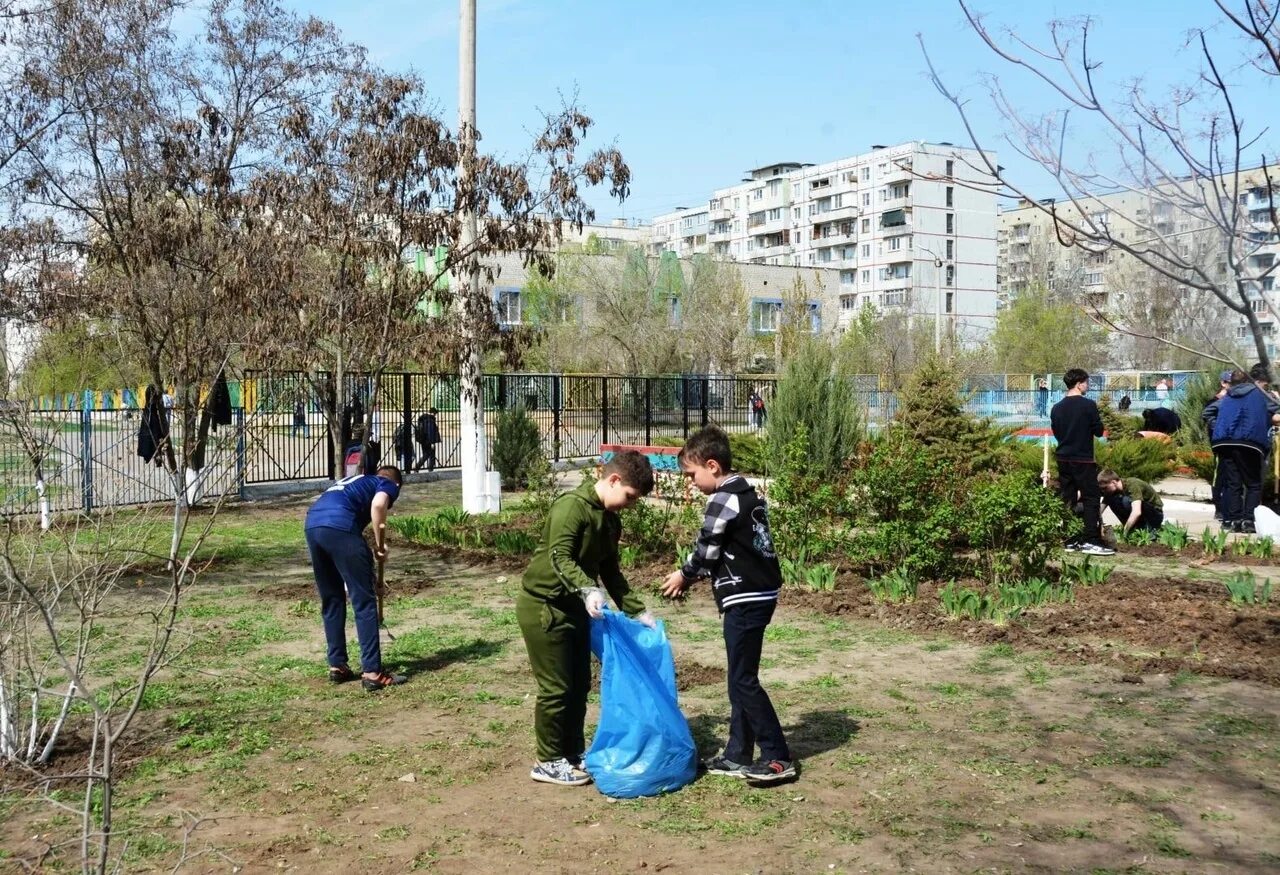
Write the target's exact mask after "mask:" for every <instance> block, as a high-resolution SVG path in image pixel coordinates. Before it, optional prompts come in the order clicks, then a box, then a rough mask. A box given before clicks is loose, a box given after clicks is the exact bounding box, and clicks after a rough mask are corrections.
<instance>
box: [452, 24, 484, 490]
mask: <svg viewBox="0 0 1280 875" xmlns="http://www.w3.org/2000/svg"><path fill="white" fill-rule="evenodd" d="M458 142H459V149H458V191H459V192H461V193H462V194H463V195H464V196H465V197H470V196H471V187H472V176H473V173H474V170H475V156H476V0H460V4H459V14H458ZM461 218H462V231H461V235H460V237H459V239H458V247H459V249H460V250H461V251H462V252H464V253H469V250H470V249H471V248H472V247H473V246H474V245H475V241H476V215H475V212H474V211H473V210H472V208H471V205H469V204H468V205H464V207H463V211H462V216H461ZM454 279H455V280H456V281H457V283H458V305H459V310H460V312H459V316H460V318H461V332H462V353H461V355H460V356H459V359H458V382H459V398H458V414H459V418H460V420H461V422H460V431H461V447H460V449H461V455H462V460H461V461H462V508H463V510H465V511H467V512H468V513H484V512H486V511H488V510H489V509H490V508H489V504H490V502H489V501H487V500H486V499H487V496H486V494H485V493H486V489H485V465H486V461H487V459H488V455H489V454H488V436H487V435H486V434H485V430H484V385H483V380H482V377H481V374H480V366H481V361H480V358H481V356H480V352H481V351H480V338H481V333H482V327H481V325H480V323H481V320H483V319H484V316H485V314H484V313H483V312H482V311H481V309H480V308H481V307H482V306H483V304H482V302H481V300H480V290H479V288H478V286H479V283H480V271H479V266H478V264H477V263H476V257H475V255H473V254H467V255H465V256H463V258H462V259H461V261H460V262H459V263H458V267H457V269H456V270H455V271H454Z"/></svg>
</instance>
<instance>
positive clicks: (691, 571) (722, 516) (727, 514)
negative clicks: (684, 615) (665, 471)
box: [681, 474, 782, 613]
mask: <svg viewBox="0 0 1280 875" xmlns="http://www.w3.org/2000/svg"><path fill="white" fill-rule="evenodd" d="M681 573H683V574H684V577H685V580H689V581H693V580H695V579H697V578H699V577H706V576H709V577H710V578H711V591H712V594H713V595H714V596H715V599H716V607H718V608H719V609H720V613H724V612H725V611H726V610H728V609H729V608H731V607H733V606H734V605H740V604H745V603H748V602H770V601H777V600H778V590H780V589H781V588H782V571H781V570H780V569H779V567H778V555H777V553H775V552H774V547H773V536H772V534H770V532H769V512H768V508H767V506H766V504H765V500H764V499H763V498H761V497H760V495H759V494H758V493H757V492H756V490H755V487H754V486H752V485H751V484H750V483H748V482H747V480H746V478H744V477H743V476H742V475H740V474H732V475H730V476H729V477H728V478H726V479H725V480H724V481H723V482H722V483H721V484H720V486H719V488H718V489H717V490H716V492H715V494H714V495H712V496H711V499H710V500H709V501H708V502H707V511H706V515H705V516H704V517H703V520H702V531H700V532H699V533H698V543H697V546H696V547H694V550H693V552H692V553H691V554H689V559H688V561H686V562H685V563H684V567H683V568H682V569H681Z"/></svg>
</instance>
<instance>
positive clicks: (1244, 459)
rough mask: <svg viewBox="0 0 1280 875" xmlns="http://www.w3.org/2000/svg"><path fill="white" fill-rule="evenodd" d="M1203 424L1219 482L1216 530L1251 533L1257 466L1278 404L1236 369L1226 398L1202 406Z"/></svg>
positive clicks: (1257, 498) (1278, 415) (1257, 497)
mask: <svg viewBox="0 0 1280 875" xmlns="http://www.w3.org/2000/svg"><path fill="white" fill-rule="evenodd" d="M1204 421H1205V423H1206V424H1207V425H1208V428H1209V444H1210V446H1212V447H1213V454H1214V456H1215V457H1216V458H1217V462H1218V478H1219V479H1220V481H1221V483H1222V496H1221V497H1222V503H1223V507H1222V528H1223V529H1224V530H1227V531H1234V532H1253V530H1254V527H1253V511H1254V509H1255V508H1257V506H1258V504H1259V503H1260V502H1261V500H1262V476H1263V475H1262V465H1263V461H1264V460H1265V459H1266V456H1267V451H1268V450H1269V449H1270V447H1271V435H1270V429H1271V425H1272V423H1277V422H1280V404H1277V403H1276V401H1275V399H1274V398H1272V397H1271V396H1270V395H1269V394H1267V393H1266V392H1264V391H1263V390H1262V389H1260V388H1258V386H1257V385H1256V384H1255V382H1254V381H1253V379H1251V378H1250V375H1249V374H1246V373H1245V372H1244V371H1242V370H1239V369H1237V370H1233V371H1232V372H1231V378H1230V380H1229V381H1228V387H1227V392H1226V394H1225V395H1223V396H1222V397H1221V398H1218V399H1216V400H1214V401H1212V402H1210V403H1209V405H1208V406H1207V407H1205V409H1204Z"/></svg>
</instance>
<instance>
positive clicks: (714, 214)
mask: <svg viewBox="0 0 1280 875" xmlns="http://www.w3.org/2000/svg"><path fill="white" fill-rule="evenodd" d="M732 218H733V210H731V209H729V208H728V207H717V208H716V209H712V210H708V211H707V220H708V221H710V222H727V221H728V220H730V219H732Z"/></svg>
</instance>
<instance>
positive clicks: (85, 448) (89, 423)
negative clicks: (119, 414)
mask: <svg viewBox="0 0 1280 875" xmlns="http://www.w3.org/2000/svg"><path fill="white" fill-rule="evenodd" d="M80 491H81V496H82V499H83V501H84V512H85V513H90V512H92V511H93V412H92V411H91V410H89V409H88V408H85V409H83V410H81V411H80Z"/></svg>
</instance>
